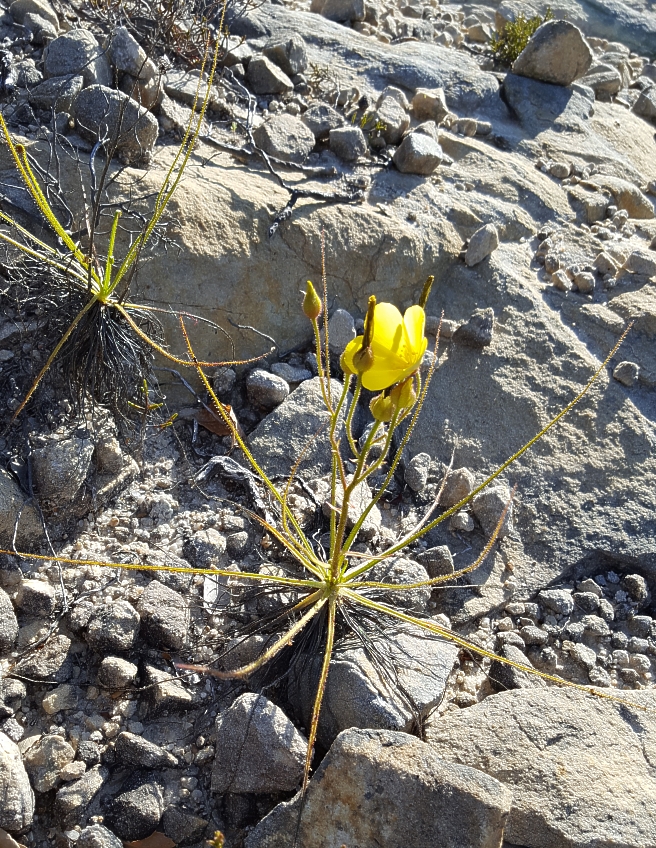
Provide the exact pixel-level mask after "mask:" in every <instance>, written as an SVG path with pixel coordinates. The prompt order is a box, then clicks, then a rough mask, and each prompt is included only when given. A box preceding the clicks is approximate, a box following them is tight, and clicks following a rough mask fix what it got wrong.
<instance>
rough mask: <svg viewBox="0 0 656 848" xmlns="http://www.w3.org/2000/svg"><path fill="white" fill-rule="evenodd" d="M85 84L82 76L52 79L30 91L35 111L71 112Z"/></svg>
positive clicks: (30, 99) (30, 98)
mask: <svg viewBox="0 0 656 848" xmlns="http://www.w3.org/2000/svg"><path fill="white" fill-rule="evenodd" d="M83 83H84V80H83V78H82V76H73V77H71V76H67V77H51V78H50V79H47V80H44V81H43V82H42V83H39V85H37V86H35V87H34V88H33V89H32V90H31V91H30V93H29V101H30V103H31V104H32V106H34V108H35V109H54V110H55V111H56V112H71V111H72V109H73V103H74V102H75V98H76V97H77V95H78V94H79V93H80V91H82V85H83Z"/></svg>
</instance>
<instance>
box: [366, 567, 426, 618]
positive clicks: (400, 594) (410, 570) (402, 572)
mask: <svg viewBox="0 0 656 848" xmlns="http://www.w3.org/2000/svg"><path fill="white" fill-rule="evenodd" d="M361 579H362V580H372V581H375V582H376V583H394V584H395V585H398V586H405V585H411V584H413V583H423V582H424V581H426V580H429V579H430V578H429V576H428V572H427V571H426V569H425V568H424V567H423V565H420V564H419V563H418V562H414V561H413V560H411V559H408V558H407V557H403V556H396V557H390V558H389V559H385V560H383V561H382V562H379V563H378V564H377V565H374V566H373V568H370V569H369V571H367V572H365V574H364V576H363V577H362V578H361ZM430 595H431V589H430V586H423V587H417V588H416V589H403V590H402V591H397V590H394V589H390V590H386V589H381V590H380V591H379V592H377V593H376V596H377V597H378V598H379V600H381V601H384V602H385V603H387V604H390V605H391V606H394V607H401V608H403V609H404V610H409V611H410V612H414V613H422V612H425V611H426V609H427V606H428V602H429V600H430Z"/></svg>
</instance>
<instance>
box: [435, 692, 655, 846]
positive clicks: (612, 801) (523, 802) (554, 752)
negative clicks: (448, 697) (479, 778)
mask: <svg viewBox="0 0 656 848" xmlns="http://www.w3.org/2000/svg"><path fill="white" fill-rule="evenodd" d="M627 695H628V693H627ZM627 700H631V701H633V702H634V703H637V704H641V705H643V706H644V707H647V710H646V711H644V712H643V711H642V710H639V709H632V708H630V707H626V706H623V705H620V704H614V703H613V702H612V701H608V700H602V699H601V698H595V697H593V696H589V695H585V694H583V693H580V692H574V691H572V690H567V689H555V688H547V689H525V690H517V691H513V692H506V693H503V694H500V695H494V696H492V697H490V698H486V699H485V701H483V702H482V703H481V704H477V705H476V706H474V707H471V708H470V709H467V710H461V711H460V712H458V713H450V714H449V715H448V716H445V717H443V718H441V719H440V720H439V721H437V722H435V724H434V725H433V726H432V727H431V728H430V729H429V731H428V740H429V743H430V745H431V747H432V748H433V749H434V750H435V751H436V753H437V754H438V756H442V757H444V758H445V759H448V760H451V761H453V762H457V763H463V764H474V763H476V764H477V765H479V764H481V763H482V764H484V766H485V771H486V772H487V773H488V774H489V775H491V776H495V775H496V776H497V777H498V778H499V779H500V780H502V781H503V783H505V784H506V786H507V787H508V789H510V790H511V791H512V793H513V801H512V806H511V810H510V815H509V817H508V821H507V823H506V829H505V832H504V838H505V839H506V841H507V842H508V843H510V844H512V845H524V846H526V848H546V846H556V845H568V846H570V847H571V848H584V846H589V845H590V838H591V834H594V842H595V843H596V844H598V845H622V846H625V848H638V846H644V845H649V844H652V843H653V842H654V835H655V830H654V820H653V815H652V809H651V806H652V804H651V799H652V798H653V796H654V792H656V770H655V769H654V765H653V763H652V759H651V757H650V756H649V754H646V753H645V752H646V751H649V750H650V746H651V745H653V742H654V737H655V735H656V721H655V719H654V713H653V707H654V693H653V692H632V693H630V697H627ZM609 809H612V811H613V814H612V816H609V815H608V810H609Z"/></svg>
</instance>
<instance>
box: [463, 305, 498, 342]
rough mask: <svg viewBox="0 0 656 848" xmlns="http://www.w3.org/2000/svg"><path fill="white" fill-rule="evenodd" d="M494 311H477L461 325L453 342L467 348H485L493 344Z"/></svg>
mask: <svg viewBox="0 0 656 848" xmlns="http://www.w3.org/2000/svg"><path fill="white" fill-rule="evenodd" d="M493 332H494V310H493V309H492V308H491V307H488V308H487V309H475V310H474V311H473V312H472V315H471V318H470V319H469V321H466V322H465V323H464V324H461V325H460V326H459V327H458V329H457V330H456V331H455V333H454V334H453V341H454V342H456V343H457V344H461V345H467V347H475V348H483V347H487V346H488V345H490V344H492V334H493Z"/></svg>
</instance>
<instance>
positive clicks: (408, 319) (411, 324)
mask: <svg viewBox="0 0 656 848" xmlns="http://www.w3.org/2000/svg"><path fill="white" fill-rule="evenodd" d="M403 323H404V325H405V329H406V332H407V334H408V344H409V345H410V349H411V350H412V351H414V352H415V353H416V352H417V351H418V350H419V348H420V347H421V345H422V343H423V341H424V338H425V337H424V327H425V325H426V313H425V312H424V310H423V309H422V308H421V306H417V305H416V304H415V305H414V306H410V307H409V308H408V309H406V311H405V315H404V316H403ZM424 350H425V347H424ZM422 354H423V351H422Z"/></svg>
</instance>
